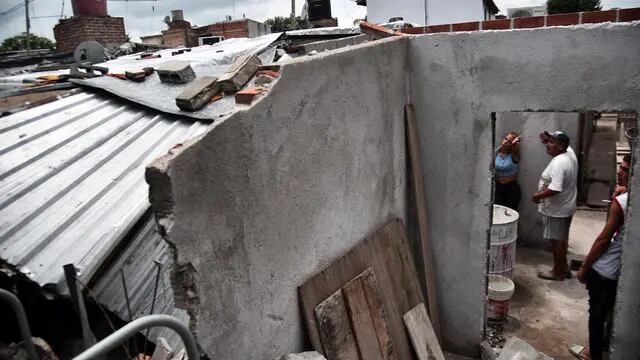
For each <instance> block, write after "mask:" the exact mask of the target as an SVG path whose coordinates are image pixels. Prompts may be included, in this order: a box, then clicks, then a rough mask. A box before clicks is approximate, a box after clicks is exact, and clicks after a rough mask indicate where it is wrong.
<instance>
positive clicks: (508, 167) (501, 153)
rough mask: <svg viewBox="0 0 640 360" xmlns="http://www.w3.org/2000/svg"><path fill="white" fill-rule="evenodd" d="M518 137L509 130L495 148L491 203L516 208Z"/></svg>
mask: <svg viewBox="0 0 640 360" xmlns="http://www.w3.org/2000/svg"><path fill="white" fill-rule="evenodd" d="M520 138H521V136H519V135H518V134H517V133H515V132H513V131H511V132H509V133H508V134H507V135H505V137H504V139H502V143H500V146H499V147H498V149H497V150H496V158H495V179H496V188H495V192H494V199H493V203H494V204H496V205H502V206H506V207H508V208H511V209H513V210H517V209H518V203H519V202H520V184H518V162H519V161H520V147H519V144H520Z"/></svg>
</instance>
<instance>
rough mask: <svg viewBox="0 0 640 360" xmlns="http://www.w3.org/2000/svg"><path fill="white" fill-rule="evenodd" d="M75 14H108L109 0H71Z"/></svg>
mask: <svg viewBox="0 0 640 360" xmlns="http://www.w3.org/2000/svg"><path fill="white" fill-rule="evenodd" d="M71 6H72V7H73V15H74V16H108V15H109V13H108V12H107V0H71Z"/></svg>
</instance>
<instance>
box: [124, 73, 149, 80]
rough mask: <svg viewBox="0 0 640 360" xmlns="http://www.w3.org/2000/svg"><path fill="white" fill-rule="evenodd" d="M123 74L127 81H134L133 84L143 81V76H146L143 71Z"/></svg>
mask: <svg viewBox="0 0 640 360" xmlns="http://www.w3.org/2000/svg"><path fill="white" fill-rule="evenodd" d="M124 74H125V76H126V77H127V79H129V80H132V81H135V82H142V81H144V79H145V76H147V74H146V72H145V71H144V70H131V71H125V72H124Z"/></svg>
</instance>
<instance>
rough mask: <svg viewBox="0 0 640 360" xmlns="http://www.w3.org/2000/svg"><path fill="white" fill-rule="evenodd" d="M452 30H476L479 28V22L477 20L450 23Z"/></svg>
mask: <svg viewBox="0 0 640 360" xmlns="http://www.w3.org/2000/svg"><path fill="white" fill-rule="evenodd" d="M451 27H452V30H453V31H477V30H480V23H479V22H477V21H474V22H466V23H458V24H453V25H451Z"/></svg>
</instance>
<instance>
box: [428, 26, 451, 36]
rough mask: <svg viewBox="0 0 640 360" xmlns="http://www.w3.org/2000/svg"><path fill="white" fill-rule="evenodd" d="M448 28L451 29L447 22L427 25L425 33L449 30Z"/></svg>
mask: <svg viewBox="0 0 640 360" xmlns="http://www.w3.org/2000/svg"><path fill="white" fill-rule="evenodd" d="M450 30H451V28H450V25H449V24H446V25H431V26H427V28H426V33H427V34H433V33H441V32H449V31H450Z"/></svg>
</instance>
